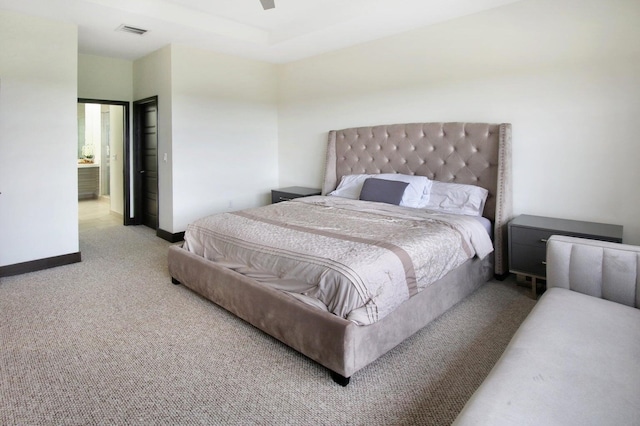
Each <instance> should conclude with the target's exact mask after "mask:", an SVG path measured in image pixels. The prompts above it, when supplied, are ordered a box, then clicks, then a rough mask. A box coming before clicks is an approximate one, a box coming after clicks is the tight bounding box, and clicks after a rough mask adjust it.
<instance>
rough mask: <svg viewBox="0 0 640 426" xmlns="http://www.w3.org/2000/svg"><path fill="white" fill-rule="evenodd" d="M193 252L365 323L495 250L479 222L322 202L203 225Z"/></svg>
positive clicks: (194, 228)
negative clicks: (455, 270)
mask: <svg viewBox="0 0 640 426" xmlns="http://www.w3.org/2000/svg"><path fill="white" fill-rule="evenodd" d="M184 248H185V249H187V250H189V251H190V252H192V253H194V254H197V255H200V256H203V257H205V258H207V259H209V260H211V261H214V262H217V263H219V264H221V265H222V266H225V267H227V268H230V269H233V270H235V271H237V272H239V273H241V274H244V275H246V276H248V277H251V278H253V279H255V280H257V281H259V282H262V283H264V284H265V285H269V286H272V287H274V288H277V289H279V290H282V291H285V292H288V293H289V294H291V295H292V296H294V297H296V298H298V299H300V300H302V301H304V302H306V303H309V304H312V305H314V306H317V307H318V308H320V309H325V310H327V311H329V312H332V313H334V314H335V315H338V316H340V317H343V318H346V319H348V320H351V321H354V322H356V323H358V324H372V323H374V322H376V321H378V320H379V319H381V318H383V317H384V316H385V315H387V314H388V313H389V312H391V311H392V310H393V309H395V308H396V307H397V306H398V305H399V304H401V303H402V302H404V301H406V300H407V299H408V298H410V297H411V296H413V295H415V294H417V293H418V292H420V291H421V290H423V289H424V288H426V287H427V286H428V285H429V284H431V283H433V282H434V281H436V280H438V279H439V278H441V277H443V276H444V275H445V274H446V273H447V272H449V271H450V270H452V269H454V268H456V267H458V266H460V265H461V264H462V263H464V262H465V261H466V260H467V259H469V258H471V257H473V256H478V257H480V258H484V257H485V256H487V255H488V254H489V253H491V252H492V251H493V245H492V243H491V239H490V238H489V235H488V234H487V231H486V230H485V228H484V227H483V225H482V224H481V223H480V222H478V221H477V220H476V219H475V218H473V217H470V216H462V215H449V214H434V213H429V212H427V211H425V210H419V209H412V208H408V207H399V206H393V205H388V204H382V203H373V202H366V201H359V200H349V199H345V198H339V197H322V196H315V197H306V198H299V199H296V200H293V201H289V202H285V203H277V204H272V205H269V206H265V207H259V208H255V209H248V210H242V211H239V212H231V213H221V214H216V215H213V216H208V217H205V218H202V219H200V220H198V221H196V222H194V223H192V224H190V225H189V226H188V228H187V230H186V232H185V244H184Z"/></svg>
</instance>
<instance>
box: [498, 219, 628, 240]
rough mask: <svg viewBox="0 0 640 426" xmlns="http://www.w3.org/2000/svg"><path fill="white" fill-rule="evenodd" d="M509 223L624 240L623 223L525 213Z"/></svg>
mask: <svg viewBox="0 0 640 426" xmlns="http://www.w3.org/2000/svg"><path fill="white" fill-rule="evenodd" d="M509 225H510V226H523V227H528V228H538V229H551V230H556V231H564V232H571V233H575V234H584V235H601V236H607V237H612V238H619V239H620V240H621V241H622V225H611V224H608V223H597V222H583V221H579V220H569V219H559V218H555V217H544V216H532V215H527V214H523V215H520V216H518V217H516V218H515V219H513V220H512V221H511V222H509Z"/></svg>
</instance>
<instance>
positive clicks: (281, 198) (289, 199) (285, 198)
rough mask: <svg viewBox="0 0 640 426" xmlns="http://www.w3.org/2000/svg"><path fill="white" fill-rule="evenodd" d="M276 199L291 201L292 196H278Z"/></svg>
mask: <svg viewBox="0 0 640 426" xmlns="http://www.w3.org/2000/svg"><path fill="white" fill-rule="evenodd" d="M278 199H279V200H280V201H291V200H293V198H287V197H278Z"/></svg>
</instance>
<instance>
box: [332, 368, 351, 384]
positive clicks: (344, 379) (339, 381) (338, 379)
mask: <svg viewBox="0 0 640 426" xmlns="http://www.w3.org/2000/svg"><path fill="white" fill-rule="evenodd" d="M331 378H332V379H333V381H334V382H336V383H337V384H339V385H340V386H342V387H345V386H347V385H348V384H349V381H350V380H351V377H344V376H343V375H341V374H338V373H336V372H335V371H331Z"/></svg>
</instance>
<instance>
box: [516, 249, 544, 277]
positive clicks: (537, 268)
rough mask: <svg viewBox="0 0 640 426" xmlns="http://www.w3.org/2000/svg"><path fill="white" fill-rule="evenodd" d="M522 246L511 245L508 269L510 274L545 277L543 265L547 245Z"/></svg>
mask: <svg viewBox="0 0 640 426" xmlns="http://www.w3.org/2000/svg"><path fill="white" fill-rule="evenodd" d="M539 244H540V245H536V246H532V245H523V244H516V243H515V242H514V243H512V244H511V258H510V259H509V260H510V262H509V263H510V265H509V269H510V270H511V272H520V273H523V274H526V275H536V276H538V277H546V276H547V265H546V264H545V263H544V262H545V259H546V257H547V245H546V244H545V243H539Z"/></svg>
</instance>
